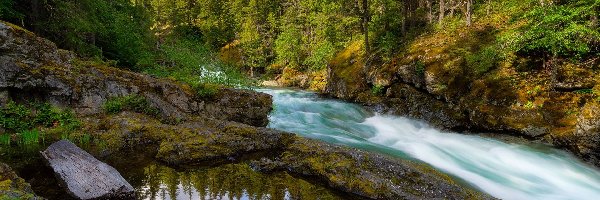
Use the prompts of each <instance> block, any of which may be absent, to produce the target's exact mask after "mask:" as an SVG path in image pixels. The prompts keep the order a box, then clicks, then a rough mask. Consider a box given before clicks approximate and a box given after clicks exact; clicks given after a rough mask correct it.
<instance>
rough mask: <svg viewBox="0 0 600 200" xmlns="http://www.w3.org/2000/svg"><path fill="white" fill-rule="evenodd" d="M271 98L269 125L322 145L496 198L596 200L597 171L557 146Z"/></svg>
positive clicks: (308, 96) (298, 96) (280, 94)
mask: <svg viewBox="0 0 600 200" xmlns="http://www.w3.org/2000/svg"><path fill="white" fill-rule="evenodd" d="M259 91H260V92H264V93H268V94H270V95H272V96H273V100H274V102H273V103H274V111H273V112H272V113H271V115H270V118H269V119H270V124H269V127H270V128H274V129H279V130H283V131H289V132H293V133H297V134H299V135H301V136H304V137H308V138H314V139H319V140H323V141H326V142H329V143H334V144H340V145H347V146H351V147H356V148H360V149H366V150H369V151H375V152H381V153H385V154H390V155H393V156H398V157H402V158H406V159H416V160H420V161H422V162H424V163H427V164H429V165H431V166H433V167H435V168H437V169H439V170H441V171H443V172H445V173H448V174H450V175H452V176H454V177H457V178H458V179H461V180H462V181H463V182H465V183H466V184H469V185H470V186H472V187H475V188H478V189H480V190H481V191H483V192H486V193H488V194H490V195H492V196H494V197H497V198H500V199H527V200H530V199H548V200H549V199H598V198H600V172H599V170H598V169H597V168H595V167H592V166H589V165H587V164H585V163H583V162H581V161H579V160H578V159H577V158H575V157H574V156H572V155H570V154H569V153H567V152H564V151H562V150H558V149H554V148H552V147H549V146H544V145H539V144H526V145H524V144H511V143H507V142H503V141H499V140H495V139H490V138H484V137H480V136H476V135H464V134H458V133H450V132H442V131H439V130H437V129H435V128H432V127H431V126H429V125H427V124H426V123H424V122H420V121H417V120H413V119H409V118H406V117H401V116H391V115H382V114H378V113H372V112H370V111H368V110H366V109H365V108H363V107H361V106H359V105H355V104H351V103H346V102H342V101H337V100H329V99H322V98H319V97H318V95H316V94H314V93H310V92H304V91H295V90H285V89H260V90H259Z"/></svg>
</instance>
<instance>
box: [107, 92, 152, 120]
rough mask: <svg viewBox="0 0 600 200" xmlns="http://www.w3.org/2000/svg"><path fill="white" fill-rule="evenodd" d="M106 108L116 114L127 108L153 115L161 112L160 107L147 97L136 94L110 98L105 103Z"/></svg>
mask: <svg viewBox="0 0 600 200" xmlns="http://www.w3.org/2000/svg"><path fill="white" fill-rule="evenodd" d="M104 110H105V111H106V112H107V113H109V114H116V113H119V112H122V111H125V110H129V111H133V112H138V113H143V114H147V115H151V116H156V115H158V114H159V111H158V109H156V108H154V107H152V105H150V102H149V101H148V100H147V99H146V98H144V97H142V96H140V95H135V94H133V95H127V96H122V97H115V98H111V99H109V100H108V101H106V103H104Z"/></svg>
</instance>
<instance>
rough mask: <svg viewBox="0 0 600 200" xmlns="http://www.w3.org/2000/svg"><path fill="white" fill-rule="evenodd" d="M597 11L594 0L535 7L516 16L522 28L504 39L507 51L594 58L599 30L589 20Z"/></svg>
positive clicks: (596, 51) (596, 52) (598, 4)
mask: <svg viewBox="0 0 600 200" xmlns="http://www.w3.org/2000/svg"><path fill="white" fill-rule="evenodd" d="M599 8H600V3H599V2H598V1H595V0H576V1H559V2H556V3H554V4H552V5H546V6H537V7H535V8H534V9H532V10H531V11H529V12H526V13H525V14H523V15H520V16H518V17H517V19H518V20H524V21H527V23H526V25H525V26H523V27H521V28H520V29H519V30H518V31H517V32H514V33H512V34H511V35H512V36H510V37H504V40H505V42H506V43H507V44H508V46H510V47H511V48H514V49H515V50H517V51H518V52H521V53H524V54H529V55H540V54H542V55H544V56H552V57H573V58H578V59H581V58H585V57H587V56H593V55H597V54H598V53H600V52H598V47H599V46H598V44H600V29H598V25H597V24H595V25H594V24H593V22H592V18H593V17H594V16H596V17H597V16H598V14H599V12H598V10H599Z"/></svg>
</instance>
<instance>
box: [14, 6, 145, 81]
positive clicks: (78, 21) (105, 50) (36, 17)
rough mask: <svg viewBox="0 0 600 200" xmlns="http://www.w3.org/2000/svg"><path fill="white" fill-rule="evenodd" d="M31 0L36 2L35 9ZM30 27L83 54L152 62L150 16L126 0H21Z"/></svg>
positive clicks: (137, 64)
mask: <svg viewBox="0 0 600 200" xmlns="http://www.w3.org/2000/svg"><path fill="white" fill-rule="evenodd" d="M34 4H39V5H38V6H37V8H38V9H37V10H31V9H32V8H34V6H33V5H34ZM17 7H18V8H19V11H20V12H22V13H28V15H29V19H32V20H33V21H31V22H30V24H29V26H30V27H31V29H32V30H34V31H35V32H37V33H38V34H41V35H43V36H45V37H47V38H49V39H51V40H52V41H54V42H56V43H57V44H58V45H59V46H60V47H62V48H66V49H69V50H73V51H75V52H76V53H78V54H79V55H81V56H85V57H103V58H108V59H112V60H116V61H117V62H118V65H119V66H123V67H126V68H129V69H140V68H143V67H146V65H149V64H152V62H153V61H152V56H153V52H152V49H151V48H152V45H153V44H154V39H153V38H152V37H153V36H152V32H151V29H150V27H151V25H152V18H151V16H150V15H149V13H147V11H146V10H145V9H144V8H143V7H141V6H135V5H133V4H132V3H131V1H129V0H78V1H67V0H48V1H35V2H34V1H33V0H23V3H22V4H19V5H18V6H17Z"/></svg>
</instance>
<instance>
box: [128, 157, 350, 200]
mask: <svg viewBox="0 0 600 200" xmlns="http://www.w3.org/2000/svg"><path fill="white" fill-rule="evenodd" d="M141 180H142V181H141V183H140V184H139V185H137V186H135V187H136V191H137V194H138V199H148V200H156V199H158V200H170V199H177V200H180V199H342V198H341V197H340V196H338V195H337V194H335V193H333V192H332V191H330V190H328V189H327V188H325V187H323V186H319V185H315V184H312V183H310V182H307V181H305V180H302V179H298V178H295V177H293V176H291V175H289V174H287V173H285V172H276V173H272V174H263V173H259V172H255V171H253V170H252V169H251V168H250V167H249V166H248V165H247V164H244V163H241V164H226V165H222V166H219V167H212V168H200V169H195V170H186V171H183V172H178V171H176V170H174V169H172V168H169V167H166V166H162V165H158V164H151V165H149V166H147V167H145V168H144V177H143V178H142V179H141Z"/></svg>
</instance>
